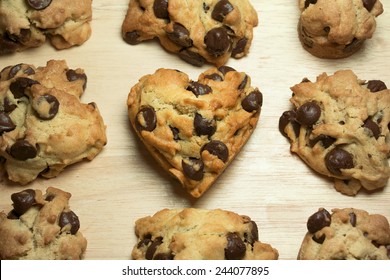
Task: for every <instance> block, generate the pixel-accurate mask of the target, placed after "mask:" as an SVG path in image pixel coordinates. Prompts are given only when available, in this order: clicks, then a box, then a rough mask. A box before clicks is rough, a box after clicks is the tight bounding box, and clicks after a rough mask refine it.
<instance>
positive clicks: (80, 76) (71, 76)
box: [66, 69, 87, 90]
mask: <svg viewBox="0 0 390 280" xmlns="http://www.w3.org/2000/svg"><path fill="white" fill-rule="evenodd" d="M66 77H67V78H68V81H69V82H74V81H77V80H84V85H83V89H84V90H85V88H86V87H87V75H85V74H84V73H77V72H76V71H75V70H73V69H69V70H68V71H66Z"/></svg>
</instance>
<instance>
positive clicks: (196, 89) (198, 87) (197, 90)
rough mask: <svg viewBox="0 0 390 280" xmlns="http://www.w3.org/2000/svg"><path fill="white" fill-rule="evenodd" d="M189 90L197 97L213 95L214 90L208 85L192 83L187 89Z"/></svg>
mask: <svg viewBox="0 0 390 280" xmlns="http://www.w3.org/2000/svg"><path fill="white" fill-rule="evenodd" d="M187 90H189V91H192V93H193V94H195V96H196V97H198V96H199V95H205V94H209V93H211V92H212V91H213V90H212V89H211V87H209V86H208V85H204V84H201V83H199V82H194V81H191V82H190V83H189V85H188V87H187Z"/></svg>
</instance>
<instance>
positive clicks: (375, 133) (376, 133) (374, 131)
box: [363, 118, 381, 139]
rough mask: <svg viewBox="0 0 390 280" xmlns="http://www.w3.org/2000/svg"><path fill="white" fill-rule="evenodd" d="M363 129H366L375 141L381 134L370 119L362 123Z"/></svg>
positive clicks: (377, 126) (376, 125)
mask: <svg viewBox="0 0 390 280" xmlns="http://www.w3.org/2000/svg"><path fill="white" fill-rule="evenodd" d="M363 127H365V128H367V129H368V130H369V131H370V132H371V133H372V136H374V137H375V139H378V138H379V136H380V134H381V129H380V127H379V125H378V124H377V123H376V122H374V121H373V120H372V119H370V118H369V119H367V120H366V121H365V122H364V125H363Z"/></svg>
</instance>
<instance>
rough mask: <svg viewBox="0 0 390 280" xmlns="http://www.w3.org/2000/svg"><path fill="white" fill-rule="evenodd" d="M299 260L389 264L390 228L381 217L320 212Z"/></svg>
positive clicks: (347, 211) (310, 224) (354, 212)
mask: <svg viewBox="0 0 390 280" xmlns="http://www.w3.org/2000/svg"><path fill="white" fill-rule="evenodd" d="M307 229H308V232H307V234H306V236H305V237H304V239H303V241H302V245H301V248H300V251H299V254H298V259H299V260H389V259H390V226H389V222H388V220H387V219H386V217H384V216H382V215H380V214H369V213H368V212H366V211H364V210H360V209H354V208H344V209H332V213H329V212H328V211H327V210H326V209H324V208H320V209H319V210H318V211H317V212H316V213H314V214H313V215H311V216H310V217H309V219H308V221H307Z"/></svg>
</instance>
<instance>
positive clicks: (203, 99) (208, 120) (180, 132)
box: [127, 66, 263, 197]
mask: <svg viewBox="0 0 390 280" xmlns="http://www.w3.org/2000/svg"><path fill="white" fill-rule="evenodd" d="M250 80H251V79H250V77H249V76H248V75H246V74H245V73H243V72H238V71H236V70H234V69H233V68H231V67H228V66H222V67H219V68H211V69H209V70H207V71H205V72H204V73H202V74H201V75H200V76H199V79H198V81H193V80H190V79H189V77H188V75H187V74H185V73H183V72H181V71H178V70H171V69H158V70H157V71H156V72H155V73H154V74H152V75H146V76H144V77H142V78H141V79H140V80H139V82H138V83H137V84H136V85H135V86H133V87H132V89H131V91H130V93H129V96H128V100H127V105H128V113H129V118H130V122H131V124H132V126H133V128H134V130H135V132H136V133H137V135H138V136H139V137H140V139H141V140H142V142H143V143H144V144H145V146H146V147H147V149H148V150H149V151H150V153H151V154H152V155H153V156H154V158H155V159H156V160H157V161H158V163H159V164H160V165H161V166H162V167H163V168H164V169H165V170H167V171H168V172H169V173H170V174H171V175H173V176H174V177H176V178H177V179H178V180H179V181H180V182H181V184H182V185H183V187H184V188H185V189H186V191H187V192H188V193H190V194H191V195H192V196H193V197H200V196H201V195H202V194H203V193H204V192H205V191H206V190H207V189H208V188H209V187H210V186H211V185H212V184H213V183H214V182H215V180H216V179H217V178H218V177H219V175H221V174H222V172H223V171H224V170H225V168H226V167H227V166H228V165H229V164H230V163H231V162H232V160H233V159H234V157H235V156H236V155H237V153H238V152H239V151H240V150H241V148H242V147H243V146H244V144H245V143H246V142H247V140H248V139H249V137H250V136H251V134H252V133H253V131H254V129H255V127H256V124H257V122H258V119H259V116H260V111H261V106H262V103H263V96H262V94H261V92H260V90H259V89H258V88H253V87H251V83H250Z"/></svg>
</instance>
